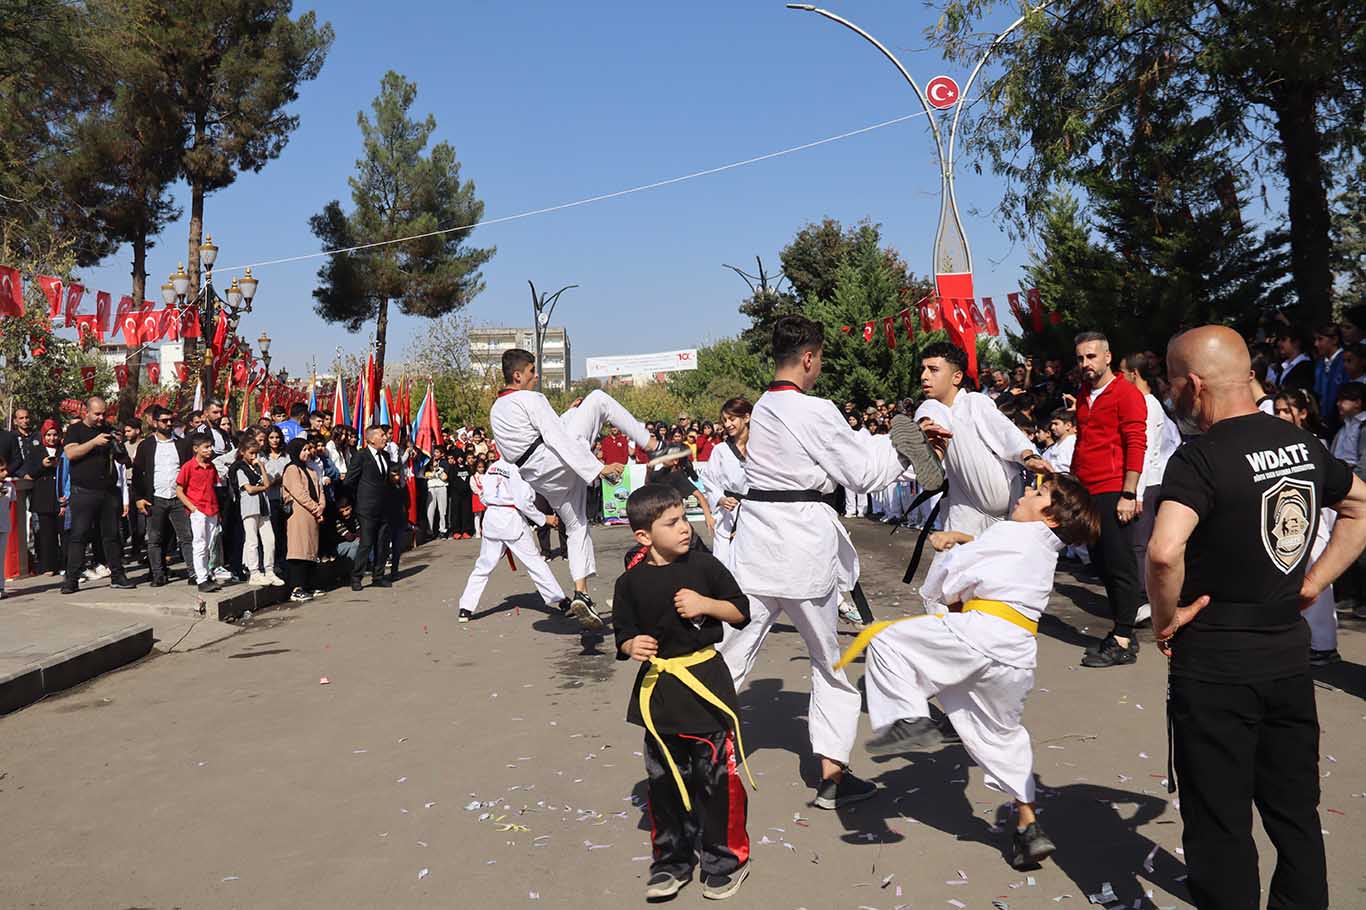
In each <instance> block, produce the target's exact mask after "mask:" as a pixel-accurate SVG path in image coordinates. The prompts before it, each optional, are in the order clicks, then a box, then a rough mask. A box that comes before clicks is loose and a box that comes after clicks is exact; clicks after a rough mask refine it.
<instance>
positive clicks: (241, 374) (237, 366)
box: [232, 360, 247, 386]
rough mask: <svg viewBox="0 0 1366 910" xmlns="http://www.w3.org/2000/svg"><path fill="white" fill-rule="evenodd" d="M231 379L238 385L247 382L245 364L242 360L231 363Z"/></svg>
mask: <svg viewBox="0 0 1366 910" xmlns="http://www.w3.org/2000/svg"><path fill="white" fill-rule="evenodd" d="M232 381H233V382H235V383H237V385H238V386H242V385H245V384H246V382H247V365H246V364H245V363H243V362H242V361H240V360H238V361H235V362H234V363H233V365H232Z"/></svg>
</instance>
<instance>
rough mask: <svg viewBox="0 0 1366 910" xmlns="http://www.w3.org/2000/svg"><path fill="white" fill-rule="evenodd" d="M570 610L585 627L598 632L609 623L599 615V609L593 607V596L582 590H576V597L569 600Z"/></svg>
mask: <svg viewBox="0 0 1366 910" xmlns="http://www.w3.org/2000/svg"><path fill="white" fill-rule="evenodd" d="M569 612H570V614H571V615H572V616H573V617H574V618H575V619H577V620H578V621H579V625H581V626H583V627H584V628H585V629H591V630H593V631H594V632H596V631H598V630H599V629H602V628H603V627H604V626H606V625H607V624H606V623H604V622H603V621H602V617H601V616H599V615H598V611H597V610H595V609H593V598H591V597H589V596H588V595H587V594H585V593H583V592H582V591H575V592H574V598H573V600H571V601H570V602H569Z"/></svg>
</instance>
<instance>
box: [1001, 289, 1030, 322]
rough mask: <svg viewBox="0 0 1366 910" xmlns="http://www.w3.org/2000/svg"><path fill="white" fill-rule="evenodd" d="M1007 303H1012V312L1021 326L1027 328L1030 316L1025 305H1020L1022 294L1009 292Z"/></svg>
mask: <svg viewBox="0 0 1366 910" xmlns="http://www.w3.org/2000/svg"><path fill="white" fill-rule="evenodd" d="M1006 303H1008V304H1010V313H1011V315H1012V316H1014V317H1015V321H1016V322H1018V323H1019V324H1020V328H1021V329H1024V328H1026V327H1027V326H1028V325H1029V317H1028V316H1026V315H1025V311H1024V307H1022V306H1020V295H1019V294H1015V293H1011V294H1007V295H1006Z"/></svg>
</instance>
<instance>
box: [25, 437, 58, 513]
mask: <svg viewBox="0 0 1366 910" xmlns="http://www.w3.org/2000/svg"><path fill="white" fill-rule="evenodd" d="M46 457H47V449H45V448H43V447H42V446H34V447H33V448H32V449H30V450H29V453H28V459H27V460H26V461H25V462H24V463H23V465H22V466H20V468H19V471H18V474H19V476H20V477H31V478H33V489H32V490H31V491H29V494H28V508H29V511H30V512H33V513H35V514H37V515H56V514H57V511H58V510H59V509H60V508H61V503H60V502H59V501H58V500H59V499H60V498H61V495H62V492H61V490H59V489H57V468H58V467H59V466H60V465H61V463H62V450H61V447H58V449H57V454H56V456H55V457H54V458H53V462H52V464H51V465H50V466H44V465H43V459H44V458H46Z"/></svg>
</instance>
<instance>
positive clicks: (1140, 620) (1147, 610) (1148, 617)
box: [1134, 604, 1153, 626]
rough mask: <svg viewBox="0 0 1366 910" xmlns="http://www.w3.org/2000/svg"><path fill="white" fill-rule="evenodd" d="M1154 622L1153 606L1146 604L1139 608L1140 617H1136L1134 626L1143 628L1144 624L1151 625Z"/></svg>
mask: <svg viewBox="0 0 1366 910" xmlns="http://www.w3.org/2000/svg"><path fill="white" fill-rule="evenodd" d="M1152 621H1153V608H1152V604H1144V605H1143V606H1141V607H1139V608H1138V615H1137V616H1135V617H1134V625H1136V626H1141V625H1143V624H1144V623H1151V622H1152Z"/></svg>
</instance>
